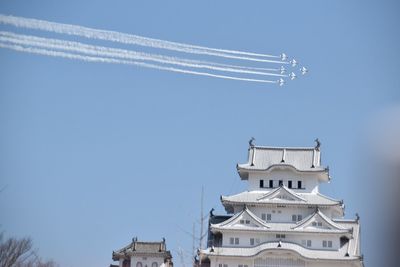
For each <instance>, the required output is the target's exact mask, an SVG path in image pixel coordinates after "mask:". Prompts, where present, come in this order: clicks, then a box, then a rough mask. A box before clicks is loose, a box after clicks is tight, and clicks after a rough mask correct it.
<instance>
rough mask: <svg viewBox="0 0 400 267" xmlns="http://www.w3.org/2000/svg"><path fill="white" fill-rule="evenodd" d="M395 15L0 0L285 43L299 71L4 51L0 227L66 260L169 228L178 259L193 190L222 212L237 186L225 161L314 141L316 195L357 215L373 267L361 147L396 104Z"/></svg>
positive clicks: (86, 262) (286, 7) (172, 29)
mask: <svg viewBox="0 0 400 267" xmlns="http://www.w3.org/2000/svg"><path fill="white" fill-rule="evenodd" d="M322 2H323V3H322ZM399 12H400V6H399V4H398V3H397V1H361V0H360V1H252V2H249V1H240V2H239V1H225V0H221V1H157V2H156V1H135V2H134V1H92V0H90V1H89V0H88V1H76V0H70V1H20V0H12V1H11V0H4V1H2V2H1V3H0V13H2V14H9V15H15V16H23V17H31V18H37V19H43V20H49V21H56V22H61V23H70V24H78V25H83V26H88V27H92V28H98V29H109V30H115V31H119V32H125V33H132V34H139V35H143V36H147V37H154V38H159V39H165V40H171V41H177V42H184V43H190V44H197V45H204V46H209V47H217V48H225V49H235V50H246V51H253V52H259V53H267V54H271V53H272V54H280V53H281V52H285V53H287V54H288V55H290V56H294V57H295V58H296V59H297V60H299V61H300V62H301V63H303V64H304V65H305V66H307V67H308V68H309V69H310V72H309V74H308V75H307V76H304V77H300V78H299V79H297V80H295V81H294V82H291V83H288V84H287V85H286V86H283V87H279V86H276V85H272V84H271V85H269V84H255V83H248V82H239V81H227V80H220V79H214V78H209V77H199V76H192V75H184V74H177V73H171V72H163V71H159V70H153V69H144V68H138V67H132V66H125V65H110V64H101V63H86V62H82V61H72V60H68V59H61V58H51V57H45V56H39V55H32V54H25V53H19V52H15V51H11V50H5V49H0V188H3V191H1V193H0V225H1V226H0V227H1V231H5V233H6V235H8V236H17V237H22V236H30V237H32V239H33V241H34V245H35V247H37V248H38V251H39V254H40V255H41V256H43V257H44V258H52V259H54V260H55V261H57V262H58V263H60V265H61V266H71V267H74V266H108V265H109V264H110V263H111V262H112V260H111V253H112V251H113V250H117V249H119V248H121V247H123V246H125V245H127V244H128V243H129V242H130V241H131V239H132V237H134V236H138V238H139V240H161V238H162V237H165V238H166V240H167V246H168V248H169V249H170V250H171V251H172V253H173V256H174V262H175V265H176V266H178V267H179V266H181V262H180V260H179V257H178V254H177V251H178V250H179V249H180V248H181V249H182V250H183V251H185V253H186V254H185V256H187V258H186V260H187V261H189V260H190V257H189V256H188V255H189V254H190V251H191V247H192V238H191V237H190V235H188V234H187V232H191V231H192V225H193V223H194V222H196V221H197V220H198V219H199V215H200V194H201V187H202V186H204V190H205V199H204V212H205V213H206V212H208V211H209V210H210V209H211V208H215V209H216V212H215V213H219V214H224V213H225V211H224V210H223V208H222V206H221V204H220V201H219V196H220V195H221V194H224V195H227V194H233V193H238V192H240V191H241V190H243V189H244V188H245V183H244V182H241V181H240V178H239V177H238V175H237V173H236V168H235V165H236V163H238V162H240V163H242V162H245V161H246V159H247V158H246V157H247V147H248V144H247V141H248V140H249V139H250V137H252V136H254V137H255V138H256V143H257V144H258V145H272V146H313V145H314V143H313V140H314V139H315V138H316V137H319V139H320V140H321V142H322V147H321V149H322V160H323V163H324V164H325V165H329V166H330V170H331V175H332V182H331V183H330V184H329V185H324V186H322V188H321V190H322V192H323V193H324V194H326V195H330V196H332V197H334V198H338V199H344V201H345V204H346V217H349V218H353V217H354V215H355V213H356V212H358V213H359V214H360V216H361V223H362V230H363V232H362V250H363V253H364V254H365V259H366V264H368V265H366V266H371V265H372V264H374V254H375V253H376V250H375V247H374V246H375V245H374V244H373V242H371V241H372V240H373V237H372V233H373V232H374V229H375V227H376V226H375V225H374V224H373V223H371V221H370V220H369V218H371V217H373V213H371V211H370V208H371V204H372V203H371V202H372V201H373V200H372V199H371V198H370V197H368V196H370V194H371V188H370V187H367V186H365V179H364V178H365V171H364V165H365V164H366V163H365V162H366V161H364V152H365V150H366V149H368V146H367V147H366V146H365V143H367V141H366V140H367V139H368V138H366V136H368V133H369V132H370V129H371V128H374V126H373V125H374V124H373V122H372V121H373V120H374V119H373V118H377V116H378V117H379V115H377V114H381V113H382V112H384V111H385V110H387V109H390V108H392V107H398V106H399V103H400V90H399V89H400V79H399V75H398V70H399V69H400V50H399V47H400V42H399V41H400V40H399V38H400V27H399V26H400V24H399V22H400V17H399V16H398V14H399ZM0 28H1V29H10V28H9V27H6V26H4V25H0ZM18 31H19V32H31V31H22V30H18ZM371 125H372V126H371ZM379 181H380V180H379V179H377V181H375V182H376V183H379ZM196 228H197V229H198V228H199V226H198V224H197V225H196ZM374 251H375V252H374ZM187 264H188V262H187Z"/></svg>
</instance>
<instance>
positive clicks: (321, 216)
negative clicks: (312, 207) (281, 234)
mask: <svg viewBox="0 0 400 267" xmlns="http://www.w3.org/2000/svg"><path fill="white" fill-rule="evenodd" d="M316 220H317V221H320V222H323V223H324V224H325V225H328V226H329V227H330V229H332V230H337V231H350V229H346V228H344V227H342V226H340V225H339V224H337V223H335V222H334V221H332V220H331V219H330V218H329V217H327V216H326V215H325V214H323V213H322V212H321V211H320V210H319V209H317V210H316V212H315V213H313V214H311V215H310V216H308V217H306V218H304V219H303V220H302V221H300V222H298V223H297V224H296V226H294V227H292V229H296V230H300V229H305V228H307V227H309V226H310V225H312V222H313V221H316Z"/></svg>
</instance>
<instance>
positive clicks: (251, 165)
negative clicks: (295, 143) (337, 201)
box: [237, 146, 329, 180]
mask: <svg viewBox="0 0 400 267" xmlns="http://www.w3.org/2000/svg"><path fill="white" fill-rule="evenodd" d="M276 168H289V169H292V170H294V171H296V172H321V173H323V174H325V175H323V177H324V178H326V179H329V174H328V171H329V169H328V168H325V167H323V166H321V155H320V149H319V147H303V148H301V147H297V148H292V147H266V146H250V148H249V154H248V161H247V162H246V163H244V164H238V165H237V170H238V172H239V175H240V177H241V178H242V179H243V180H247V179H248V174H249V172H250V171H271V170H273V169H276Z"/></svg>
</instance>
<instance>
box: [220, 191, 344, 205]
mask: <svg viewBox="0 0 400 267" xmlns="http://www.w3.org/2000/svg"><path fill="white" fill-rule="evenodd" d="M286 191H287V189H286ZM290 192H293V191H292V190H291V191H290ZM268 194H272V193H271V192H266V191H244V192H241V193H239V194H236V195H231V196H221V202H222V204H223V205H226V204H248V205H250V204H285V205H319V206H335V205H342V201H341V200H336V199H332V198H330V197H327V196H324V195H322V194H320V193H294V194H295V196H297V197H298V198H299V199H295V200H288V199H268V198H267V199H265V196H267V195H268Z"/></svg>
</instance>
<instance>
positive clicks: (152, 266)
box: [136, 261, 158, 267]
mask: <svg viewBox="0 0 400 267" xmlns="http://www.w3.org/2000/svg"><path fill="white" fill-rule="evenodd" d="M146 266H147V265H146ZM136 267H143V264H142V263H141V262H140V261H138V262H137V263H136ZM151 267H158V264H157V262H153V263H152V264H151Z"/></svg>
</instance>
